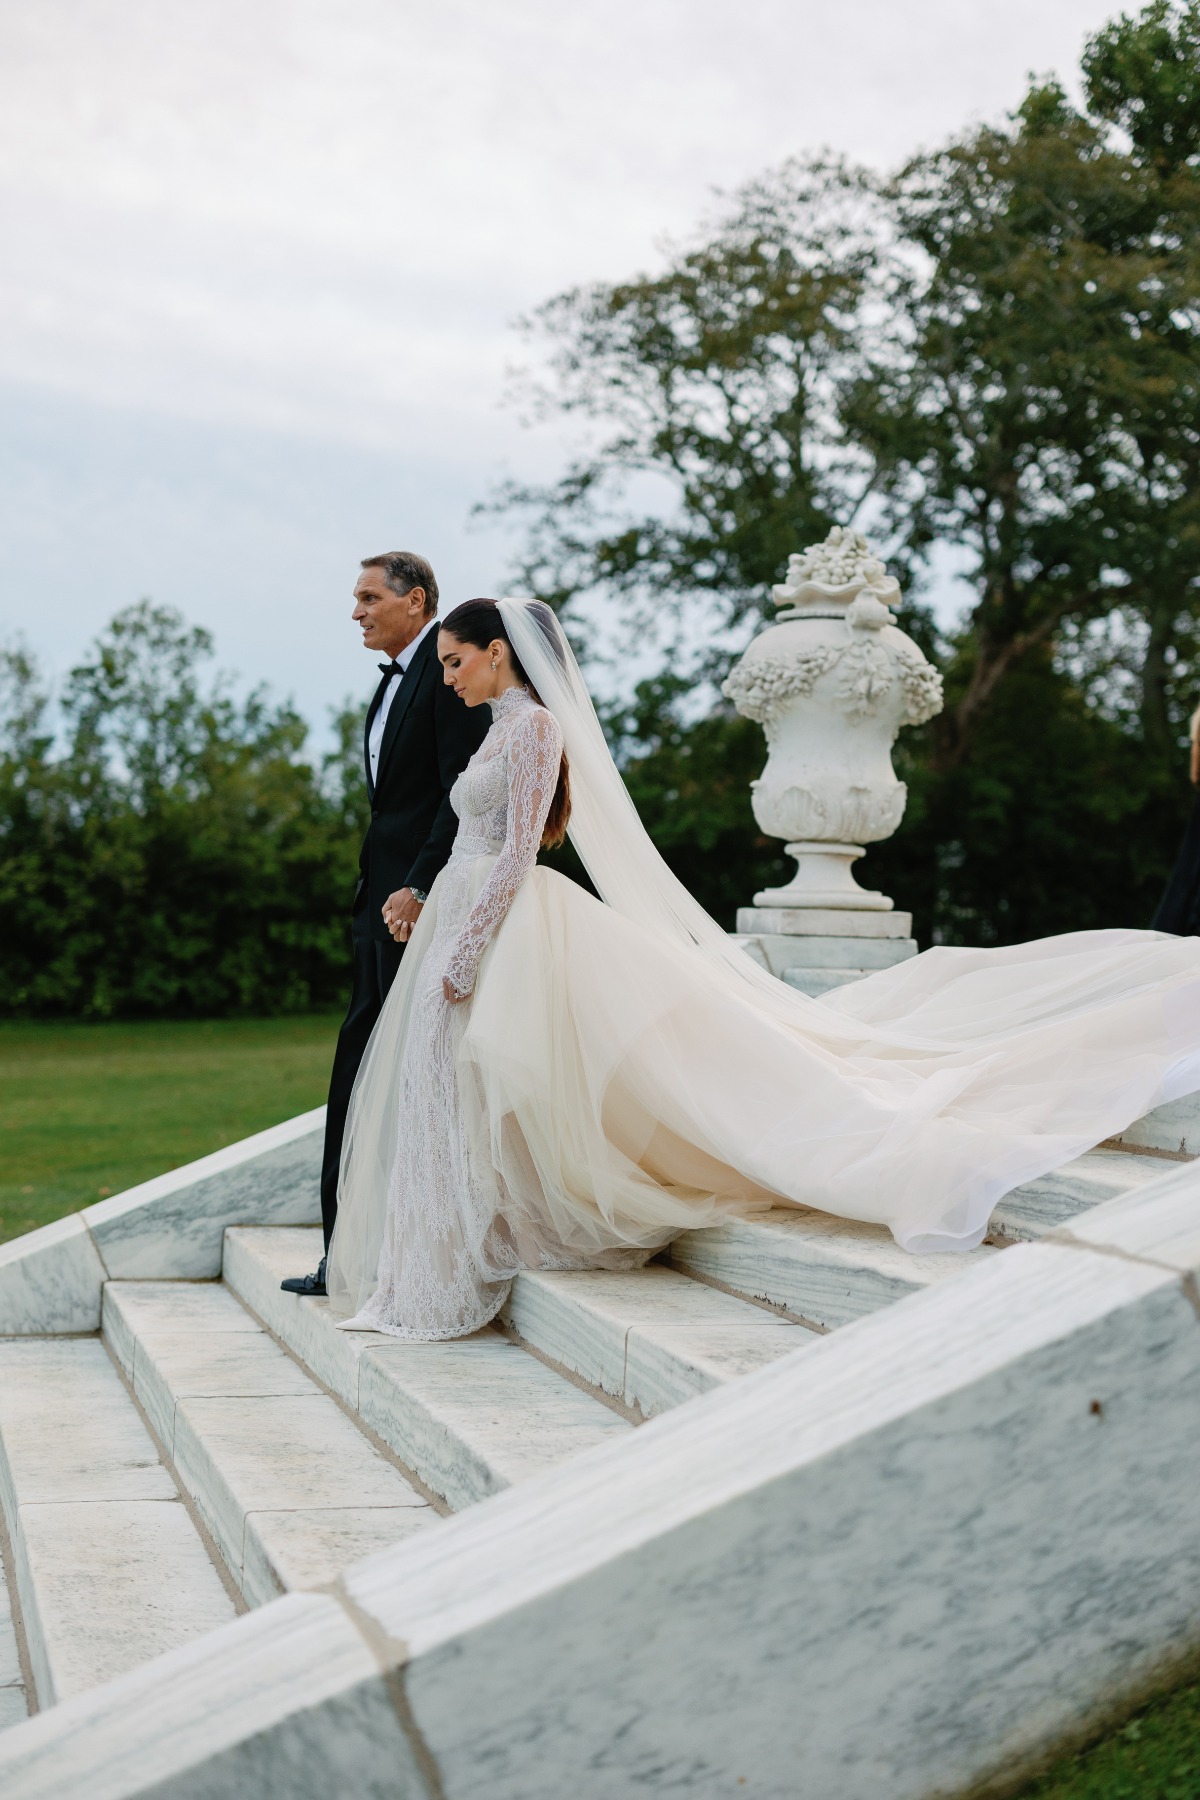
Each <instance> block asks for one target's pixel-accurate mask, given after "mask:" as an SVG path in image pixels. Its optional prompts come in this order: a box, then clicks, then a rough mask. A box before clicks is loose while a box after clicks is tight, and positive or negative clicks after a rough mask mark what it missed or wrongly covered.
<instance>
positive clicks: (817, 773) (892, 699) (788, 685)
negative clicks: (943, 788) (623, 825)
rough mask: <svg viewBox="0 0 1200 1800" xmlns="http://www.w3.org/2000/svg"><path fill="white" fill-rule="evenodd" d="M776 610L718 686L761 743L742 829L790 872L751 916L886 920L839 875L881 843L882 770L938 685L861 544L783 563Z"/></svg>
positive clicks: (836, 537) (937, 698) (887, 820)
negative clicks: (762, 834)
mask: <svg viewBox="0 0 1200 1800" xmlns="http://www.w3.org/2000/svg"><path fill="white" fill-rule="evenodd" d="M772 593H773V595H774V598H775V603H776V605H777V606H778V607H779V608H780V612H779V616H778V620H777V622H776V623H775V624H774V625H769V626H768V627H767V629H766V630H765V631H763V632H760V633H759V635H758V637H756V638H755V639H754V641H753V642H752V643H751V645H750V647H749V648H748V650H747V651H746V653H745V655H744V656H743V657H742V658H741V660H740V662H738V663H737V664H736V665H735V667H734V669H733V670H732V672H731V674H730V676H729V678H728V680H727V681H726V682H725V687H724V691H725V693H726V694H727V695H728V697H729V699H730V700H732V701H733V703H734V705H735V706H736V707H737V709H738V711H739V712H740V713H743V714H744V715H745V716H746V717H747V718H748V719H756V720H757V721H758V722H759V724H761V725H762V727H763V729H764V731H765V732H766V737H767V749H768V757H767V766H766V768H765V769H764V770H763V772H762V775H761V776H760V778H759V779H758V780H757V781H755V782H752V783H751V804H752V806H753V809H754V817H755V818H756V819H757V820H758V823H759V824H760V825H761V827H762V829H763V830H764V831H766V832H768V833H770V835H771V836H772V837H780V838H785V839H786V840H788V841H787V851H788V854H789V856H794V857H795V858H796V862H797V870H796V874H795V876H794V878H793V879H792V881H791V882H789V884H788V886H787V887H785V888H769V889H767V890H766V892H765V893H762V894H757V895H755V904H756V905H757V906H768V907H802V906H810V907H823V908H824V907H852V908H854V909H856V910H857V909H862V908H864V907H865V908H870V909H872V910H884V909H889V908H890V907H891V904H892V902H891V901H890V900H889V899H888V898H887V897H886V895H884V894H875V893H868V892H866V891H865V890H864V889H863V888H860V887H859V885H858V883H857V882H856V881H855V879H854V875H853V872H852V870H851V867H850V865H851V863H852V862H853V861H854V860H855V858H856V857H859V856H861V855H862V854H863V849H864V846H865V845H867V844H869V843H875V842H877V841H878V840H879V839H880V838H886V837H890V836H891V835H892V833H893V831H895V829H896V827H897V825H898V824H899V823H900V820H901V818H902V817H903V815H904V803H905V801H906V799H907V798H908V791H907V789H906V788H905V786H904V783H903V782H902V781H899V780H897V778H896V774H895V771H894V770H893V768H892V754H891V753H892V745H893V744H894V743H895V741H896V734H897V732H898V731H899V730H900V727H901V726H902V725H920V724H922V723H923V722H924V721H925V720H926V719H931V718H932V717H933V716H934V714H935V713H938V712H940V711H941V709H942V680H941V676H940V675H939V674H938V673H937V670H936V669H934V668H933V667H931V665H930V664H929V663H928V662H927V661H926V660H925V658H924V656H923V655H922V654H921V652H920V650H919V649H918V648H917V646H916V644H914V643H913V641H912V639H911V638H910V637H909V636H908V635H907V633H905V632H903V631H901V630H900V629H899V628H898V626H897V625H896V622H895V618H894V616H893V614H892V612H891V610H890V609H891V607H892V605H894V604H895V603H896V602H897V601H898V600H899V597H900V585H899V583H898V582H897V581H895V580H894V579H893V578H892V577H891V576H890V575H889V574H888V572H887V569H886V567H885V566H884V564H883V563H882V562H880V561H879V560H878V559H877V558H876V557H874V556H873V555H872V554H871V548H870V545H869V544H868V543H867V540H866V538H865V537H863V536H861V534H860V533H858V532H856V531H846V530H844V529H843V528H842V527H841V526H835V527H834V529H833V530H832V531H831V532H830V534H829V536H828V537H827V538H826V539H825V541H824V543H821V544H814V545H812V546H811V547H810V548H809V549H807V550H805V551H804V552H803V554H801V555H798V556H793V557H790V558H789V560H788V572H787V579H786V581H785V582H783V583H782V585H781V586H779V587H776V588H773V589H772Z"/></svg>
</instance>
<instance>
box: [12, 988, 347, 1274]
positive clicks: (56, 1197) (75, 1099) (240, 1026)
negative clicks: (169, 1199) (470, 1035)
mask: <svg viewBox="0 0 1200 1800" xmlns="http://www.w3.org/2000/svg"><path fill="white" fill-rule="evenodd" d="M338 1023H339V1019H338V1017H337V1016H336V1015H333V1014H324V1013H322V1014H316V1015H306V1016H303V1017H299V1018H285V1019H237V1020H235V1019H212V1020H202V1021H196V1022H188V1023H179V1024H176V1023H172V1024H160V1023H158V1022H151V1023H146V1024H130V1025H74V1024H70V1025H57V1024H10V1023H5V1022H0V1242H2V1241H3V1240H4V1239H6V1238H12V1237H17V1236H19V1234H20V1233H21V1232H23V1231H32V1230H33V1228H34V1227H35V1226H37V1225H45V1224H46V1223H48V1221H49V1220H51V1219H57V1218H59V1217H60V1216H61V1215H62V1214H63V1213H67V1212H74V1211H75V1210H76V1209H77V1208H78V1207H81V1206H88V1205H90V1204H91V1202H92V1201H93V1200H100V1199H103V1198H104V1196H105V1195H107V1194H117V1193H120V1191H121V1190H122V1188H127V1187H132V1186H133V1185H134V1183H135V1182H139V1181H146V1180H147V1179H148V1178H149V1177H150V1176H151V1175H161V1174H162V1173H163V1171H164V1170H166V1169H174V1168H177V1167H178V1166H179V1164H180V1163H186V1162H191V1161H192V1160H193V1159H194V1158H195V1157H197V1156H207V1155H208V1153H209V1151H210V1150H219V1149H221V1147H222V1146H223V1145H225V1144H232V1143H234V1142H236V1140H237V1139H238V1138H243V1137H246V1136H247V1135H248V1134H249V1133H250V1132H252V1131H262V1130H263V1129H264V1128H265V1127H266V1126H268V1125H277V1124H278V1123H279V1121H280V1120H281V1119H290V1118H291V1117H293V1115H294V1114H296V1113H299V1112H306V1111H307V1110H308V1109H309V1107H312V1106H320V1105H321V1103H322V1101H323V1100H324V1098H325V1091H326V1088H327V1086H328V1083H329V1065H330V1061H331V1059H332V1056H333V1046H334V1040H335V1038H336V1036H337V1028H338Z"/></svg>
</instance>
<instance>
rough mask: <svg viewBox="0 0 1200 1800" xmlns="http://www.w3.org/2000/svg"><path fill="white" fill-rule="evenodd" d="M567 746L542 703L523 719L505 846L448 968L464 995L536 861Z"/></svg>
mask: <svg viewBox="0 0 1200 1800" xmlns="http://www.w3.org/2000/svg"><path fill="white" fill-rule="evenodd" d="M562 747H563V737H562V730H561V727H560V726H559V723H558V720H557V719H556V718H555V717H554V715H553V714H552V713H548V712H545V711H544V710H543V709H542V708H541V707H540V706H539V707H537V708H535V709H532V710H531V711H530V712H529V714H528V716H527V717H526V718H524V719H522V720H521V722H520V724H519V725H518V726H517V728H516V730H515V731H514V732H513V735H512V738H511V740H510V742H509V744H508V749H507V752H506V754H507V757H508V815H507V820H506V824H505V831H504V847H503V849H502V850H501V852H500V854H499V856H498V857H497V859H496V865H495V867H494V868H493V870H492V872H491V874H490V875H489V876H488V878H487V880H486V882H485V883H484V885H483V887H482V889H481V890H480V893H479V898H478V899H477V900H476V902H475V904H474V906H473V907H472V908H471V911H470V913H469V914H468V915H467V921H466V924H465V925H464V926H463V928H462V931H461V932H460V934H459V938H458V942H457V943H456V944H455V946H454V949H453V951H452V952H451V954H450V960H449V962H448V964H447V966H446V970H445V973H446V974H447V975H448V976H449V978H450V981H451V982H452V983H453V985H454V987H455V988H456V990H457V991H458V993H459V994H460V995H464V996H465V995H467V994H470V993H472V992H473V991H474V987H475V976H476V974H477V972H478V969H479V963H480V959H481V958H482V956H483V953H484V951H485V950H486V949H487V947H488V945H489V944H490V943H491V941H492V938H493V937H494V936H495V934H496V932H497V930H498V929H499V927H500V925H501V923H502V922H503V919H504V916H505V914H506V913H507V911H508V909H509V907H510V906H511V905H512V903H513V901H514V899H515V898H516V894H517V889H518V888H519V887H520V885H521V883H522V882H523V881H524V879H525V877H526V875H528V873H529V871H530V869H532V867H533V865H534V863H535V862H536V861H537V853H538V851H539V849H540V848H541V843H542V833H543V831H544V830H545V827H546V816H547V814H548V813H549V811H550V803H551V801H552V800H553V799H554V790H555V788H556V787H557V785H558V770H559V763H560V760H561V757H562Z"/></svg>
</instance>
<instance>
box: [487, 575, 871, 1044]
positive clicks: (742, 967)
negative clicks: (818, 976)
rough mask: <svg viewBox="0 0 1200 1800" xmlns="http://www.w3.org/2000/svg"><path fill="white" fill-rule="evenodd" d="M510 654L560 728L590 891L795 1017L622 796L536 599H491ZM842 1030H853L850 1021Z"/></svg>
mask: <svg viewBox="0 0 1200 1800" xmlns="http://www.w3.org/2000/svg"><path fill="white" fill-rule="evenodd" d="M499 606H500V614H501V617H502V618H503V620H504V627H505V630H506V631H507V632H508V635H509V638H510V640H511V642H512V646H513V649H514V650H515V651H516V654H517V658H518V660H519V662H520V664H521V666H522V668H523V669H524V670H525V673H526V675H528V677H529V680H530V682H531V684H532V686H533V687H534V688H535V689H536V690H537V693H538V694H539V695H540V697H541V699H542V701H543V702H544V704H545V705H546V706H547V707H548V708H549V710H550V711H551V712H552V713H553V714H554V716H555V718H556V719H557V720H558V722H559V724H560V725H561V726H562V731H563V738H564V740H565V749H566V754H567V761H568V763H569V765H570V771H571V822H570V825H569V827H568V836H569V837H570V840H571V842H572V844H573V845H574V846H575V849H576V850H577V852H578V853H579V859H580V861H581V862H582V864H583V866H584V868H585V869H586V870H587V872H588V875H589V876H590V878H591V880H592V882H593V883H594V885H595V888H596V891H597V893H598V894H599V895H600V896H601V898H602V899H603V900H604V901H605V902H606V903H607V905H609V906H611V907H612V908H613V910H614V911H615V912H619V913H621V914H622V915H623V916H624V917H625V918H627V919H630V920H632V921H633V922H634V923H635V924H637V925H641V926H643V927H645V928H646V929H647V930H649V931H655V932H665V933H666V934H667V936H668V937H670V938H672V939H673V940H674V941H676V942H678V943H684V944H688V945H690V946H692V947H693V948H694V949H698V950H701V951H703V952H704V953H705V955H706V956H707V957H708V958H709V959H710V961H711V963H712V965H713V972H714V974H717V973H720V974H723V975H725V976H726V977H729V976H732V977H733V978H734V980H735V981H736V982H737V984H738V985H739V986H740V987H742V988H743V989H744V988H746V987H750V988H753V989H754V990H755V991H756V994H757V996H758V997H759V998H760V1000H761V1002H762V1004H763V1005H764V1007H765V1008H766V1010H767V1011H769V1012H770V1013H771V1014H772V1015H773V1016H775V1017H776V1018H783V1019H786V1020H787V1021H788V1022H789V1023H792V1024H795V1023H797V1022H798V1021H799V1020H800V1019H801V1018H802V1017H811V1008H812V1005H813V1003H812V1002H811V1001H810V1000H808V999H807V998H806V997H805V996H804V995H803V994H800V993H797V992H796V991H795V990H794V989H792V988H789V987H787V986H785V984H784V983H783V982H781V981H779V980H777V978H776V977H775V976H774V975H771V974H770V973H769V972H768V971H767V970H766V969H764V968H762V967H761V966H760V965H759V964H758V963H756V962H755V961H754V960H753V959H752V958H751V957H749V956H747V955H746V953H745V951H744V950H742V949H740V948H739V946H738V945H737V944H736V943H734V942H732V941H731V940H730V938H729V937H728V936H727V934H726V933H725V932H724V931H722V929H721V927H720V926H719V925H718V924H717V922H716V920H715V919H713V918H711V917H710V916H709V914H708V913H706V912H705V910H704V908H703V907H702V906H701V905H700V903H699V901H697V900H696V899H694V898H693V896H692V895H691V894H690V893H689V892H688V890H687V888H685V887H684V885H683V883H682V882H681V881H680V880H679V878H678V876H676V875H674V874H672V872H671V870H670V868H669V867H668V866H667V864H666V862H665V861H664V860H663V858H662V856H661V855H660V853H659V851H658V850H657V849H656V848H655V846H654V843H653V841H652V839H651V837H650V835H649V833H648V832H647V830H646V827H645V826H644V825H643V824H642V821H641V818H640V817H639V815H638V811H637V808H636V807H635V806H634V804H633V801H632V800H631V799H630V798H629V794H628V792H627V790H626V787H625V784H624V782H623V781H622V780H621V776H620V772H619V770H618V768H617V765H616V763H615V762H614V761H613V757H612V752H611V751H610V750H609V747H608V742H607V740H606V738H605V736H604V731H603V728H602V727H601V724H600V721H599V719H598V718H597V717H596V709H595V707H594V706H593V705H592V699H591V695H590V694H589V693H588V690H587V686H586V683H585V682H584V679H583V675H582V673H581V671H580V668H579V664H578V663H577V662H576V660H575V655H574V652H573V651H572V649H571V646H570V644H569V643H568V642H567V638H566V634H565V633H564V631H563V629H562V626H561V625H560V624H559V622H558V619H557V617H556V616H555V614H554V612H553V610H552V609H551V608H550V607H549V606H547V605H546V604H545V603H544V601H541V600H521V599H512V598H509V599H504V600H501V601H500V602H499ZM847 1035H848V1036H850V1037H854V1038H857V1037H859V1036H861V1033H859V1032H857V1031H854V1030H853V1029H851V1030H850V1031H849V1032H848V1033H847Z"/></svg>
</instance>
